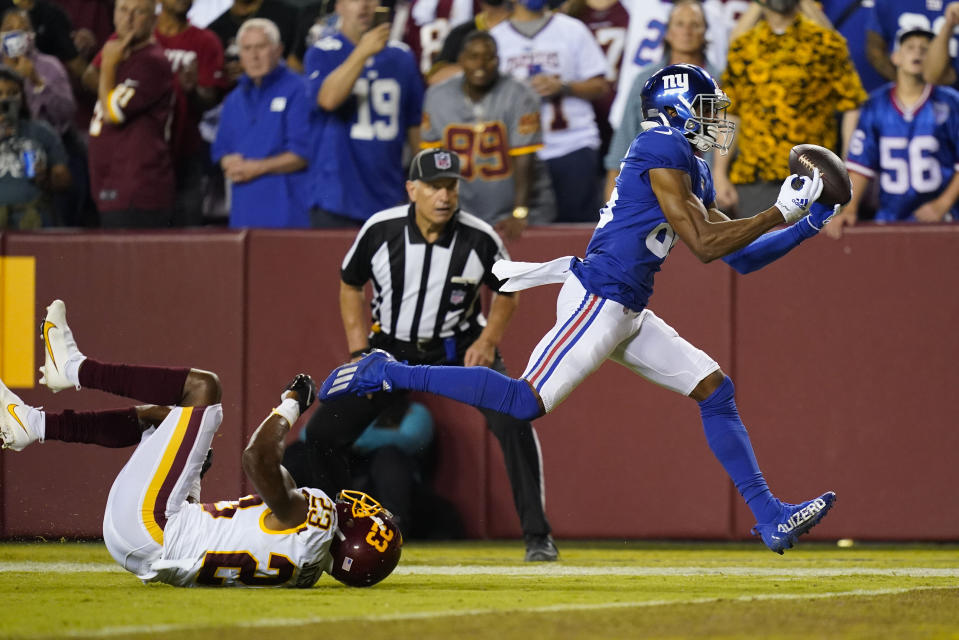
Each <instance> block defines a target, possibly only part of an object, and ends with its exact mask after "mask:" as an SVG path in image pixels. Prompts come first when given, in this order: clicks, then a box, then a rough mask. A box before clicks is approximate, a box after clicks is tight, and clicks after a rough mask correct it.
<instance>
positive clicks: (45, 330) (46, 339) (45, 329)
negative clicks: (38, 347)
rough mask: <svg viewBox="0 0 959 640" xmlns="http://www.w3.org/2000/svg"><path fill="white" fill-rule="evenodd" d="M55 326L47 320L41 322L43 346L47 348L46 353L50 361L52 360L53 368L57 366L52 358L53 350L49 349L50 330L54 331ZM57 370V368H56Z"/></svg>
mask: <svg viewBox="0 0 959 640" xmlns="http://www.w3.org/2000/svg"><path fill="white" fill-rule="evenodd" d="M56 328H57V325H55V324H53V323H52V322H50V321H49V320H44V321H43V345H44V346H45V347H46V348H47V353H48V354H50V359H51V360H53V366H54V367H56V366H57V359H56V358H55V357H53V349H51V348H50V329H56ZM57 368H58V369H59V367H57Z"/></svg>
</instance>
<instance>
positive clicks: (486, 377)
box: [321, 64, 836, 553]
mask: <svg viewBox="0 0 959 640" xmlns="http://www.w3.org/2000/svg"><path fill="white" fill-rule="evenodd" d="M642 98H643V113H644V115H645V117H646V122H645V123H644V125H643V128H644V131H642V132H641V133H640V134H639V135H638V136H636V139H635V140H633V143H632V145H630V147H629V151H628V152H627V155H626V158H625V159H624V160H623V163H622V168H621V170H620V174H619V177H618V178H617V179H616V187H615V189H614V190H613V192H612V195H611V196H610V199H609V202H607V203H606V206H605V207H603V209H602V210H601V211H600V220H599V223H598V224H597V226H596V231H595V232H594V234H593V237H592V239H591V240H590V243H589V246H588V247H587V249H586V257H585V258H583V259H582V260H580V259H578V258H570V257H565V258H560V259H558V260H554V261H552V262H548V263H543V264H530V263H512V262H503V261H501V262H499V263H497V265H496V266H494V273H495V274H496V275H497V276H498V277H500V278H501V279H508V281H507V283H506V284H505V285H504V286H505V287H506V289H504V290H519V289H524V288H527V287H529V286H535V285H537V284H544V283H548V282H563V283H564V284H563V288H562V289H561V291H560V293H559V299H558V301H557V318H556V324H555V325H554V326H553V328H552V329H551V330H550V331H549V332H548V333H547V334H546V336H544V337H543V339H542V340H541V341H540V343H539V344H538V345H537V346H536V348H535V350H534V351H533V354H532V356H530V360H529V365H528V366H527V368H526V371H525V372H524V373H523V375H522V376H521V377H520V378H519V379H511V378H508V377H506V376H503V375H500V374H498V373H496V372H494V371H492V370H491V369H485V368H480V367H430V366H416V367H411V366H408V365H404V364H401V363H399V362H396V361H395V360H393V359H392V358H391V357H390V356H389V355H388V354H386V353H384V352H373V353H370V354H369V355H367V356H365V357H364V358H363V359H361V360H359V361H357V362H355V363H352V364H347V365H343V366H341V367H339V368H337V369H336V370H334V371H333V373H332V374H330V376H329V377H328V378H327V380H326V382H325V383H324V385H323V388H322V390H321V397H323V398H329V397H333V396H336V395H340V394H343V393H367V392H370V391H374V390H380V389H415V390H420V391H430V392H433V393H437V394H439V395H443V396H446V397H450V398H453V399H455V400H460V401H462V402H466V403H467V404H471V405H473V406H480V407H488V408H491V409H495V410H497V411H502V412H504V413H509V414H511V415H514V416H516V417H518V418H523V419H532V418H536V417H538V416H541V415H543V414H545V413H547V412H549V411H551V410H552V409H554V408H555V407H556V406H558V405H559V403H560V402H562V400H563V399H564V398H566V396H567V395H569V393H570V392H571V391H572V390H573V389H574V388H575V387H576V386H577V385H578V384H579V383H580V382H581V381H582V380H583V379H584V378H585V377H586V376H588V375H589V374H590V373H592V372H593V371H594V370H596V368H597V367H599V365H600V364H601V363H602V362H603V361H604V360H606V359H611V360H614V361H616V362H618V363H620V364H622V365H623V366H625V367H627V368H629V369H631V370H632V371H634V372H636V373H637V374H639V375H641V376H642V377H644V378H646V379H648V380H651V381H653V382H655V383H657V384H659V385H661V386H664V387H666V388H668V389H672V390H674V391H676V392H678V393H681V394H683V395H686V396H689V397H691V398H693V399H694V400H696V401H697V402H698V403H699V406H700V413H701V416H702V421H703V426H704V429H705V433H706V439H707V440H708V442H709V446H710V448H711V449H712V451H713V453H714V455H715V456H716V457H717V458H718V459H719V461H720V463H722V465H723V467H724V468H725V470H726V472H727V473H728V474H729V476H730V477H731V478H732V480H733V482H734V483H735V485H736V488H737V489H738V490H739V492H740V494H741V495H742V496H743V498H745V500H746V503H747V504H748V505H749V508H750V509H751V510H752V512H753V514H754V515H755V517H756V527H755V528H754V529H753V532H754V533H755V534H758V535H760V536H761V537H762V539H763V542H765V543H766V545H767V546H768V547H769V548H770V549H772V550H773V551H776V552H777V553H782V552H783V550H784V549H788V548H790V547H792V546H793V544H794V543H795V542H796V539H797V538H798V537H799V536H800V535H801V534H803V533H805V532H807V531H808V530H809V529H811V528H812V527H813V526H815V525H816V524H817V523H818V522H819V521H820V520H821V519H822V517H823V516H824V515H825V514H826V512H827V511H828V510H829V509H830V508H831V507H832V505H833V503H834V501H835V499H836V495H835V494H834V493H832V492H827V493H824V494H822V495H821V496H819V497H817V498H813V499H812V500H807V501H806V502H803V503H800V504H788V503H785V502H782V501H780V500H779V499H777V498H776V497H774V496H773V494H772V493H771V492H770V490H769V488H768V487H767V485H766V481H765V479H764V478H763V475H762V473H761V472H760V470H759V465H758V464H757V462H756V458H755V455H754V454H753V449H752V445H751V444H750V441H749V436H748V435H747V433H746V428H745V427H744V426H743V423H742V420H741V419H740V417H739V412H738V410H737V409H736V402H735V398H734V387H733V383H732V381H731V380H730V379H729V378H728V377H727V376H726V375H725V374H724V373H723V372H722V370H721V369H720V368H719V365H718V364H717V363H716V362H715V361H714V360H713V359H712V358H710V357H709V356H708V355H706V354H705V353H704V352H703V351H701V350H699V349H697V348H696V347H694V346H693V345H691V344H690V343H688V342H687V341H685V340H684V339H682V338H681V337H680V336H679V335H678V334H677V333H676V331H675V330H674V329H672V327H670V326H669V325H668V324H666V323H665V322H664V321H663V320H661V319H660V318H659V317H657V316H656V315H655V314H654V313H653V312H652V311H651V310H650V309H648V308H647V307H646V303H647V301H648V299H649V296H650V295H651V294H652V290H653V277H654V275H655V274H656V272H657V271H659V269H660V266H661V265H662V263H663V261H664V260H665V259H666V257H667V255H668V254H669V250H670V249H671V248H672V246H673V245H674V244H675V243H676V241H677V239H680V238H681V239H682V240H683V241H684V242H685V243H686V244H687V245H688V246H689V248H690V249H691V250H692V251H693V253H694V254H695V255H696V256H697V257H698V258H700V259H701V260H702V261H703V262H710V261H712V260H715V259H716V258H722V259H724V260H725V261H726V262H727V263H729V264H730V265H732V266H733V268H735V269H736V270H737V271H739V272H740V273H748V272H750V271H753V270H755V269H759V268H761V267H763V266H765V265H766V264H768V263H770V262H772V261H773V260H776V259H777V258H779V257H781V256H783V255H784V254H785V253H787V252H788V251H790V250H791V249H793V248H794V247H796V246H797V245H798V244H799V243H801V242H802V241H803V240H805V239H806V238H810V237H812V236H813V235H815V234H816V233H818V232H819V230H820V229H821V228H822V226H823V224H825V222H826V221H827V220H828V218H829V217H831V215H832V214H833V213H834V210H833V209H827V208H825V207H818V208H816V209H814V210H813V213H808V211H809V207H810V205H811V204H812V203H813V202H814V201H815V200H816V199H817V198H818V197H819V195H820V194H821V193H822V181H821V179H820V176H819V174H818V172H815V173H814V174H813V177H812V178H799V177H798V176H796V175H793V176H790V177H789V178H788V179H787V180H786V181H785V182H784V183H783V185H782V188H781V191H780V194H779V198H778V199H777V201H776V204H775V206H772V207H770V208H769V209H766V210H765V211H762V212H760V213H758V214H757V215H755V216H754V217H751V218H744V219H741V220H730V219H729V218H727V217H726V216H725V215H724V214H723V213H722V212H721V211H719V210H718V209H716V208H715V206H714V200H715V195H716V194H715V190H714V188H713V181H712V176H711V175H710V172H709V167H708V165H707V164H706V162H704V161H703V159H702V158H701V157H700V156H699V155H698V154H699V153H702V152H705V151H708V150H710V149H718V150H719V152H720V153H723V152H725V151H726V150H728V148H729V144H730V142H731V141H732V136H733V134H734V129H735V127H734V125H733V123H732V122H730V121H728V120H726V114H725V111H726V107H727V106H728V105H729V100H728V99H727V98H726V96H725V94H724V93H723V92H722V91H721V90H720V88H719V87H718V86H717V85H716V82H715V81H714V80H713V78H712V77H710V75H709V74H708V73H707V72H706V71H704V70H703V69H700V68H699V67H696V66H693V65H687V64H678V65H670V66H668V67H665V68H664V69H662V70H660V71H658V72H656V73H655V74H654V75H653V76H652V77H651V78H650V79H649V80H648V81H647V83H646V86H645V88H644V90H643V94H642ZM807 214H808V215H807ZM783 222H786V223H788V224H789V225H790V226H788V227H786V228H784V229H780V230H777V231H771V229H773V228H774V227H776V226H778V225H780V224H782V223H783Z"/></svg>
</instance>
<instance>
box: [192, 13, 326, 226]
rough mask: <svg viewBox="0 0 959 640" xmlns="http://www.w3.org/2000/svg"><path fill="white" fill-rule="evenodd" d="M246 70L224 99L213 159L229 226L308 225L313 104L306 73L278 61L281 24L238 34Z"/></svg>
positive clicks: (258, 22) (250, 24) (263, 23)
mask: <svg viewBox="0 0 959 640" xmlns="http://www.w3.org/2000/svg"><path fill="white" fill-rule="evenodd" d="M237 42H238V43H239V49H240V63H241V64H242V65H243V75H242V76H241V77H240V80H239V82H238V83H237V87H236V89H234V90H233V91H232V92H230V95H228V96H227V98H226V100H225V101H224V103H223V113H222V115H221V119H220V128H219V130H218V131H217V134H216V140H215V141H214V142H213V147H212V149H211V154H212V156H213V161H214V162H218V163H219V164H220V166H221V167H222V168H223V174H224V175H225V176H226V179H227V181H228V185H229V190H230V191H229V196H228V197H229V202H230V226H231V227H280V228H295V227H300V228H303V227H309V226H310V215H309V183H308V175H307V172H306V167H307V164H308V162H309V157H310V152H311V149H310V135H311V134H310V121H309V118H310V104H309V99H308V98H307V95H306V87H305V86H304V85H303V79H302V78H301V77H300V76H299V75H297V74H296V73H294V72H293V71H290V70H289V69H288V68H287V67H286V65H285V64H284V63H283V62H281V61H280V57H281V56H282V53H283V45H282V43H281V42H280V32H279V30H278V29H277V28H276V25H275V24H273V23H272V22H270V21H269V20H266V19H264V18H253V19H251V20H247V21H246V22H244V23H243V25H242V26H241V27H240V30H239V32H237Z"/></svg>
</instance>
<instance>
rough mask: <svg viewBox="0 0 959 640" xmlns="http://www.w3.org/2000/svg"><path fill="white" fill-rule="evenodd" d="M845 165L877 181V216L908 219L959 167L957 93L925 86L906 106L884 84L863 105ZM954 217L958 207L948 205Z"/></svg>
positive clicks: (939, 190)
mask: <svg viewBox="0 0 959 640" xmlns="http://www.w3.org/2000/svg"><path fill="white" fill-rule="evenodd" d="M846 166H847V167H848V168H849V170H850V171H855V172H857V173H860V174H862V175H865V176H867V177H869V178H872V179H874V180H879V189H880V191H879V210H878V211H877V212H876V220H879V221H884V222H891V221H895V220H913V219H915V218H914V216H913V214H914V213H915V211H916V209H917V208H919V207H920V206H922V205H923V204H925V203H926V202H929V201H930V200H933V199H935V198H936V197H937V196H939V194H941V193H942V192H943V190H944V189H945V188H946V186H947V185H948V184H949V181H950V180H952V176H953V174H955V172H956V170H957V169H959V92H956V91H955V90H954V89H951V88H949V87H934V86H932V85H927V86H926V92H925V94H924V95H923V97H922V99H921V100H920V101H919V102H918V103H917V104H916V105H915V106H914V107H913V108H912V109H911V110H907V109H905V108H904V107H903V106H902V105H901V104H899V103H898V101H897V100H896V97H895V93H894V92H893V85H892V84H889V85H886V86H884V87H881V88H880V89H877V90H876V91H875V92H873V93H872V94H871V95H870V96H869V99H868V100H867V101H866V103H865V104H863V106H862V111H861V112H860V114H859V124H858V126H857V128H856V131H855V132H854V133H853V136H852V139H851V140H850V143H849V154H848V157H847V159H846ZM951 213H952V218H953V219H954V220H955V219H957V213H959V207H957V206H953V208H952V212H951Z"/></svg>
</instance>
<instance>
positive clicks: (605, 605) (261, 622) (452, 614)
mask: <svg viewBox="0 0 959 640" xmlns="http://www.w3.org/2000/svg"><path fill="white" fill-rule="evenodd" d="M957 588H959V587H957V586H956V585H943V586H928V585H926V586H916V587H896V588H888V589H851V590H849V591H828V592H823V593H796V594H790V593H771V594H763V595H749V596H739V597H735V598H730V597H715V598H678V599H676V600H665V599H664V600H638V601H635V602H598V603H588V604H583V603H581V604H572V603H571V604H553V605H544V606H540V607H517V608H512V609H503V608H495V607H489V608H485V609H458V610H449V609H444V610H442V611H416V612H408V613H391V614H385V615H368V616H332V617H320V616H309V617H304V618H260V619H257V620H247V621H242V622H236V623H232V624H222V623H221V624H151V625H131V626H124V627H104V628H103V629H98V630H95V631H79V630H78V631H70V632H66V633H63V636H64V637H71V636H79V637H100V638H105V637H112V636H123V635H129V634H135V633H141V634H142V633H153V634H156V633H169V632H177V631H200V630H204V629H226V628H234V629H236V628H238V629H258V628H265V627H270V628H274V627H284V626H302V625H309V624H329V623H331V622H334V623H335V622H398V621H403V620H432V619H437V618H459V617H465V616H482V615H490V614H496V615H502V614H503V613H558V612H575V611H602V610H604V609H632V608H637V609H639V608H650V607H666V606H671V605H697V604H714V603H717V602H722V603H724V604H728V603H730V602H735V603H747V602H750V603H751V602H762V601H783V600H787V601H788V600H821V599H826V598H850V597H852V598H869V597H875V596H889V595H902V594H904V593H913V592H917V591H932V590H943V589H957Z"/></svg>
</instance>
